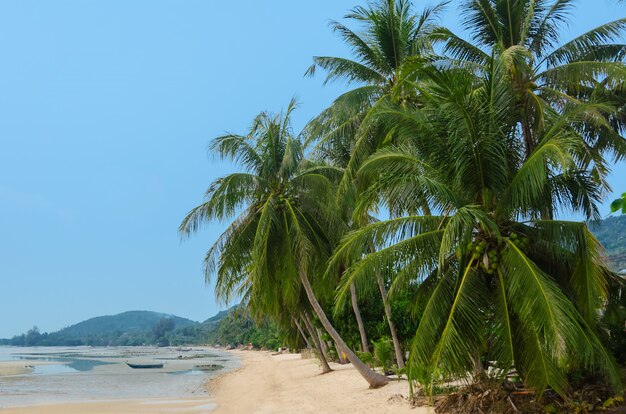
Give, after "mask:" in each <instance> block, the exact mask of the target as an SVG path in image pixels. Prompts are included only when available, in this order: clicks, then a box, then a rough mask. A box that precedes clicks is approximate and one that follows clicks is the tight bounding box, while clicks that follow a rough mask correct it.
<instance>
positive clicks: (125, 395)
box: [0, 346, 239, 409]
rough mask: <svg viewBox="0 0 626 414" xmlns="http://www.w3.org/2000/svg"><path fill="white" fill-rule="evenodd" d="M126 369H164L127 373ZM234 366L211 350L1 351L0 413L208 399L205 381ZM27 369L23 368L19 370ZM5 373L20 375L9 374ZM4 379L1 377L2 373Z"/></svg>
mask: <svg viewBox="0 0 626 414" xmlns="http://www.w3.org/2000/svg"><path fill="white" fill-rule="evenodd" d="M126 362H130V363H138V364H142V363H159V364H160V363H163V368H159V369H132V368H130V367H129V366H128V365H126ZM238 366H239V361H238V360H237V359H236V358H234V357H233V356H231V355H230V354H228V353H226V352H223V351H220V350H215V349H212V348H203V347H193V348H192V349H187V348H178V349H177V348H152V347H110V348H109V347H107V348H99V347H95V348H92V347H50V348H39V347H34V348H22V347H2V346H0V409H1V408H6V407H13V406H24V405H33V404H46V403H61V402H79V401H102V400H118V399H120V400H127V399H150V398H176V399H181V398H186V397H202V396H208V394H207V392H206V389H205V387H204V385H205V382H206V381H207V379H209V378H211V377H213V376H216V375H219V374H220V373H222V372H224V371H226V370H231V369H234V368H236V367H238ZM24 367H26V368H24ZM8 368H13V369H14V370H15V368H17V369H18V370H21V371H22V372H19V373H17V374H16V373H14V372H11V370H10V369H8ZM7 372H8V373H9V375H2V374H3V373H5V374H6V373H7Z"/></svg>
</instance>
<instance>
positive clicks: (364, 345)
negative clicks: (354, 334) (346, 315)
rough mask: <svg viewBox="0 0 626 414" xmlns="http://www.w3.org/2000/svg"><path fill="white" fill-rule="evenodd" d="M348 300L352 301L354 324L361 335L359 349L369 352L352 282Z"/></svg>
mask: <svg viewBox="0 0 626 414" xmlns="http://www.w3.org/2000/svg"><path fill="white" fill-rule="evenodd" d="M350 300H351V301H352V310H353V311H354V317H355V318H356V324H357V325H358V327H359V335H360V336H361V351H363V352H369V347H368V346H367V335H366V333H365V326H364V325H363V318H361V311H360V309H359V304H358V302H357V296H356V287H355V286H354V283H350Z"/></svg>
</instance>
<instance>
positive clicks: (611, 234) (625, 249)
mask: <svg viewBox="0 0 626 414" xmlns="http://www.w3.org/2000/svg"><path fill="white" fill-rule="evenodd" d="M592 230H593V232H594V234H595V235H596V237H597V238H598V240H600V242H601V243H602V245H603V246H604V248H605V249H606V251H607V253H608V255H609V261H610V262H611V267H612V268H613V270H615V271H617V272H621V273H626V215H622V216H615V217H609V218H607V219H605V220H602V222H601V223H600V224H599V225H596V226H592Z"/></svg>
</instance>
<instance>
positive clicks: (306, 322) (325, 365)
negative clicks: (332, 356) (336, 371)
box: [302, 314, 332, 374]
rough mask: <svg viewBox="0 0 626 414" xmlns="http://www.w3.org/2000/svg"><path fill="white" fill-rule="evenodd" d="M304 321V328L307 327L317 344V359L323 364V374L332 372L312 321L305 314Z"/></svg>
mask: <svg viewBox="0 0 626 414" xmlns="http://www.w3.org/2000/svg"><path fill="white" fill-rule="evenodd" d="M302 320H303V321H304V326H305V327H306V329H307V331H309V336H311V340H312V341H313V343H314V344H315V349H316V350H317V357H318V358H319V360H320V363H321V364H322V374H326V373H328V372H331V371H332V368H330V365H328V360H327V359H326V355H324V352H322V345H321V344H320V341H319V339H318V338H317V336H316V335H315V331H314V330H313V325H311V321H310V320H309V318H308V316H307V315H306V314H303V316H302Z"/></svg>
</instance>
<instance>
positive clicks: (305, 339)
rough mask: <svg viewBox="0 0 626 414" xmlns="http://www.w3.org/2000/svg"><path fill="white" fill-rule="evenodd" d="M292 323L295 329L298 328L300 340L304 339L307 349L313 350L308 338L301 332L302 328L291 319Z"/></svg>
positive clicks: (295, 320) (296, 321)
mask: <svg viewBox="0 0 626 414" xmlns="http://www.w3.org/2000/svg"><path fill="white" fill-rule="evenodd" d="M293 322H294V323H295V324H296V328H298V332H300V336H302V339H304V342H305V343H306V346H307V348H309V349H314V348H313V346H312V345H311V341H309V338H308V337H307V336H306V334H305V333H304V331H303V330H302V327H301V326H300V324H299V323H298V320H297V319H296V318H293Z"/></svg>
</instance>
